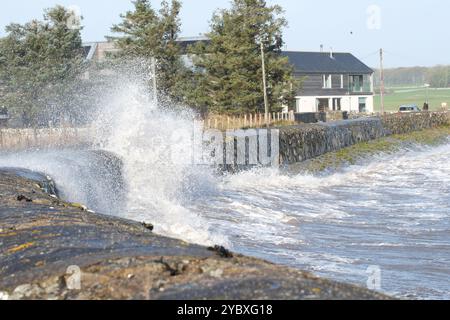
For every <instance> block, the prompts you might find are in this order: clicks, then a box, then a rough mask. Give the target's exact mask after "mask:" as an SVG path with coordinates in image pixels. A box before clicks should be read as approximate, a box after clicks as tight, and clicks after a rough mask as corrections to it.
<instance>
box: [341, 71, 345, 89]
mask: <svg viewBox="0 0 450 320" xmlns="http://www.w3.org/2000/svg"><path fill="white" fill-rule="evenodd" d="M341 89H344V75H343V74H341Z"/></svg>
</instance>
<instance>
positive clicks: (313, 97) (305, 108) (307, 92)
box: [283, 51, 374, 113]
mask: <svg viewBox="0 0 450 320" xmlns="http://www.w3.org/2000/svg"><path fill="white" fill-rule="evenodd" d="M283 55H285V56H286V57H288V58H289V62H290V63H291V64H292V65H293V66H294V74H295V76H296V77H297V78H299V79H301V80H302V87H301V89H300V90H299V91H298V92H297V96H296V106H295V109H296V112H299V113H302V112H323V111H348V112H367V113H371V112H373V111H374V104H373V96H374V90H373V74H374V71H373V70H372V69H371V68H369V67H368V66H366V65H365V64H364V63H363V62H361V61H360V60H358V59H357V58H356V57H355V56H353V55H352V54H350V53H332V52H293V51H285V52H283Z"/></svg>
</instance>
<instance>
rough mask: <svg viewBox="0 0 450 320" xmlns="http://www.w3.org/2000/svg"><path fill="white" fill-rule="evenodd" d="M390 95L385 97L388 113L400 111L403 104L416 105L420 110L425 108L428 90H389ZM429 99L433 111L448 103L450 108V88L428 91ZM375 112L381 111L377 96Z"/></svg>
mask: <svg viewBox="0 0 450 320" xmlns="http://www.w3.org/2000/svg"><path fill="white" fill-rule="evenodd" d="M387 90H388V92H389V93H388V94H386V96H385V99H384V101H385V108H386V111H398V107H399V106H401V105H403V104H416V105H417V106H418V107H419V108H421V109H422V108H423V104H424V102H425V101H426V99H427V89H426V88H417V87H415V88H407V87H402V88H387ZM428 99H429V102H430V109H431V110H439V109H440V108H441V104H442V103H443V102H447V104H448V105H449V106H450V88H445V89H432V88H429V89H428ZM374 100H375V101H374V102H375V111H376V112H378V111H381V110H380V108H381V107H380V105H381V103H380V96H379V95H376V96H375V99H374Z"/></svg>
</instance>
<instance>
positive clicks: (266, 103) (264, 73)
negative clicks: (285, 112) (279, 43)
mask: <svg viewBox="0 0 450 320" xmlns="http://www.w3.org/2000/svg"><path fill="white" fill-rule="evenodd" d="M260 43H261V62H262V76H263V87H264V112H265V116H264V117H265V120H266V125H267V127H269V122H270V121H269V99H268V97H267V82H266V61H265V57H264V44H263V42H262V38H261V41H260Z"/></svg>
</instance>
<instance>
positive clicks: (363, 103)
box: [359, 98, 367, 113]
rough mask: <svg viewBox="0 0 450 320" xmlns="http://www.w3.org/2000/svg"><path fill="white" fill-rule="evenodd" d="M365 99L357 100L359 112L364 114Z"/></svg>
mask: <svg viewBox="0 0 450 320" xmlns="http://www.w3.org/2000/svg"><path fill="white" fill-rule="evenodd" d="M366 100H367V99H366V98H359V112H361V113H365V112H366V111H367V110H366Z"/></svg>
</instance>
